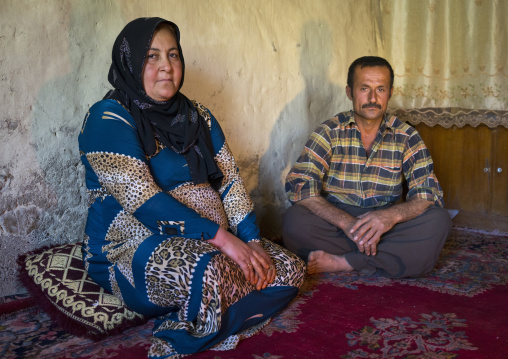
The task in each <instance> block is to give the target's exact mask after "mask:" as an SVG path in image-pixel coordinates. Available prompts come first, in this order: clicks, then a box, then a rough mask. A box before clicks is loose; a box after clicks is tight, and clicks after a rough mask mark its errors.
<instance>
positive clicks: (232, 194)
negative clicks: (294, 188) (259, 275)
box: [215, 143, 254, 234]
mask: <svg viewBox="0 0 508 359" xmlns="http://www.w3.org/2000/svg"><path fill="white" fill-rule="evenodd" d="M215 161H216V162H217V165H218V167H219V168H220V170H221V171H222V173H223V174H224V179H223V181H222V187H221V189H220V190H219V192H220V193H221V194H222V193H224V191H226V189H227V188H228V187H229V190H228V192H227V194H226V196H225V198H223V199H222V204H223V206H224V210H225V211H226V214H227V217H228V219H229V226H230V228H231V231H232V232H233V233H234V234H236V232H237V227H238V224H239V223H240V222H241V221H243V219H244V218H245V217H246V216H247V215H248V214H249V213H250V212H252V211H253V209H254V204H253V203H252V201H251V199H250V196H249V194H248V193H247V190H246V188H245V186H244V184H243V181H242V178H241V177H240V173H239V172H238V167H237V166H236V163H235V159H234V158H233V155H232V154H231V151H230V150H229V147H228V145H227V144H226V143H225V144H224V146H223V147H222V149H221V150H220V152H219V153H218V154H217V156H216V157H215Z"/></svg>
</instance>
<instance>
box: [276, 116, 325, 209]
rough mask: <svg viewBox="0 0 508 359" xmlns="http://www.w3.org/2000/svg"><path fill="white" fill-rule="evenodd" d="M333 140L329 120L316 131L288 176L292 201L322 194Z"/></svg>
mask: <svg viewBox="0 0 508 359" xmlns="http://www.w3.org/2000/svg"><path fill="white" fill-rule="evenodd" d="M330 155H331V140H330V128H329V127H328V125H327V122H324V123H323V124H322V125H320V126H319V127H318V128H317V129H316V131H314V132H313V133H312V134H311V135H310V137H309V139H308V140H307V143H306V144H305V147H304V149H303V151H302V153H301V154H300V157H298V159H297V160H296V163H295V164H294V165H293V167H292V168H291V170H290V171H289V173H288V175H287V177H286V187H285V188H286V193H287V195H288V199H289V201H290V202H291V203H295V202H298V201H300V200H302V199H304V198H307V197H316V196H319V195H321V189H322V187H323V177H324V176H325V174H326V173H328V171H329V169H330Z"/></svg>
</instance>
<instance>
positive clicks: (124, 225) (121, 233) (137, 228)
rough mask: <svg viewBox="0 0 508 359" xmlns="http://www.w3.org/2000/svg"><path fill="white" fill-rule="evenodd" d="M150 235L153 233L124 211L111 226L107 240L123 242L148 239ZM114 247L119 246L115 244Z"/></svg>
mask: <svg viewBox="0 0 508 359" xmlns="http://www.w3.org/2000/svg"><path fill="white" fill-rule="evenodd" d="M150 235H152V232H151V231H149V230H148V229H147V228H146V227H145V226H144V225H143V224H142V223H141V222H140V221H138V220H137V219H136V218H135V217H134V216H133V215H132V214H130V213H128V212H127V211H124V210H122V211H120V212H119V213H118V214H117V215H116V217H115V219H114V220H113V221H112V222H111V224H110V225H109V228H108V231H107V235H106V238H105V239H106V240H107V241H112V242H123V241H126V240H128V239H129V238H135V237H137V238H146V237H148V236H150ZM114 245H118V243H114ZM103 250H106V249H103Z"/></svg>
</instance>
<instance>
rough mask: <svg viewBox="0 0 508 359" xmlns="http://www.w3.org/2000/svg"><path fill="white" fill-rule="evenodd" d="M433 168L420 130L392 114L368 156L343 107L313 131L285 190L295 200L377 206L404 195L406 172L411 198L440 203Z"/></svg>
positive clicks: (289, 175)
mask: <svg viewBox="0 0 508 359" xmlns="http://www.w3.org/2000/svg"><path fill="white" fill-rule="evenodd" d="M433 167H434V166H433V162H432V158H431V157H430V153H429V151H428V150H427V148H426V147H425V144H424V143H423V140H422V138H421V137H420V135H419V133H418V132H417V131H416V130H415V129H414V128H413V127H411V126H410V125H408V124H406V123H404V122H402V121H401V120H399V119H398V118H397V117H395V116H388V115H385V117H384V119H383V121H382V122H381V126H380V127H379V130H378V134H377V136H376V139H375V141H374V144H373V146H372V152H371V154H370V156H369V158H367V153H366V151H365V148H364V147H363V144H362V141H361V135H360V131H359V129H358V126H357V125H356V123H355V120H354V114H353V111H349V112H343V113H340V114H338V115H337V116H336V117H334V118H332V119H329V120H327V121H325V122H324V123H322V124H321V125H320V126H319V127H318V128H317V129H316V130H315V131H314V132H313V133H312V135H311V136H310V138H309V140H308V141H307V143H306V145H305V148H304V149H303V151H302V153H301V155H300V157H298V160H297V161H296V163H295V165H294V166H293V167H292V168H291V171H290V172H289V174H288V176H287V178H286V192H287V194H288V197H289V200H290V201H291V202H292V203H295V202H298V201H300V200H302V199H304V198H307V197H313V196H319V195H323V196H324V197H325V198H326V199H327V200H328V201H330V202H332V203H337V202H339V203H344V204H348V205H352V206H357V207H362V208H371V207H379V206H383V205H386V204H389V203H392V204H393V203H395V202H397V201H398V200H399V199H400V198H401V196H402V182H403V178H402V173H403V174H404V176H405V178H406V180H407V184H408V193H407V197H406V198H407V199H409V198H413V197H418V198H423V199H426V200H428V201H432V202H434V203H435V204H436V205H438V206H441V207H442V206H443V205H444V202H443V192H442V190H441V186H440V185H439V182H438V180H437V178H436V176H435V174H434V171H433Z"/></svg>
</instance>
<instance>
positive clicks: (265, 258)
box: [247, 242, 277, 290]
mask: <svg viewBox="0 0 508 359" xmlns="http://www.w3.org/2000/svg"><path fill="white" fill-rule="evenodd" d="M247 245H248V246H249V247H250V248H251V249H252V250H253V251H254V253H255V254H256V255H259V257H260V262H262V263H268V267H266V266H262V268H261V269H262V270H263V272H264V274H265V278H266V279H264V280H263V279H261V276H259V274H258V282H257V284H256V289H257V290H261V289H265V288H266V287H267V286H268V284H270V283H272V282H273V281H274V280H275V276H276V275H277V270H276V269H275V265H274V264H273V262H272V258H270V256H269V255H268V253H266V252H265V250H264V249H263V247H262V246H261V244H259V243H257V242H249V243H247Z"/></svg>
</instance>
